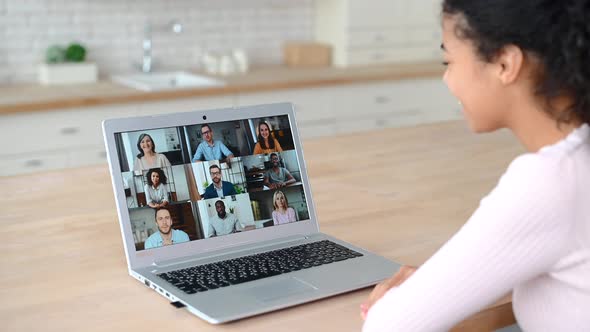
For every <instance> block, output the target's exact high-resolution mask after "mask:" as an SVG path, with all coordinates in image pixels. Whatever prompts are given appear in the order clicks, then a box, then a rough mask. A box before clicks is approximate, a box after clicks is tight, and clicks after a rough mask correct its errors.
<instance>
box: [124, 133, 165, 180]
mask: <svg viewBox="0 0 590 332" xmlns="http://www.w3.org/2000/svg"><path fill="white" fill-rule="evenodd" d="M137 149H138V150H139V154H138V155H137V158H135V162H134V163H133V170H134V171H142V170H144V169H150V168H154V167H170V161H169V160H168V158H166V156H165V155H163V154H161V153H157V152H156V143H154V140H153V139H152V137H151V136H150V135H148V134H145V133H144V134H141V135H139V138H138V139H137Z"/></svg>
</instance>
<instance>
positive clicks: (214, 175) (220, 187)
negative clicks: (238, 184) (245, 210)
mask: <svg viewBox="0 0 590 332" xmlns="http://www.w3.org/2000/svg"><path fill="white" fill-rule="evenodd" d="M209 174H210V175H211V179H212V180H213V183H211V184H210V185H209V186H208V187H207V188H205V193H204V194H203V198H204V199H208V198H216V197H219V198H222V197H225V196H231V195H237V193H236V189H235V188H234V185H233V183H231V182H228V181H223V180H222V176H221V168H219V166H217V165H211V166H209Z"/></svg>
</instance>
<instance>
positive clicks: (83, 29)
mask: <svg viewBox="0 0 590 332" xmlns="http://www.w3.org/2000/svg"><path fill="white" fill-rule="evenodd" d="M312 7H313V2H312V0H296V1H293V0H247V1H244V0H173V1H172V0H153V1H145V0H100V1H97V0H74V1H70V0H0V39H1V40H2V43H0V82H22V81H35V80H36V68H35V64H37V63H39V62H41V61H43V59H44V54H45V49H46V48H47V47H48V46H49V45H53V44H67V43H69V42H71V41H80V42H82V43H83V44H85V45H86V46H87V49H88V59H90V60H93V61H96V62H97V63H98V66H99V70H100V72H101V76H103V77H104V76H105V75H107V74H112V73H121V72H130V71H137V70H138V69H137V64H138V63H139V62H141V56H142V52H143V51H142V39H143V36H144V27H145V23H146V22H147V21H151V22H153V23H154V24H156V25H158V26H164V25H165V24H166V23H169V22H170V21H171V20H173V19H174V20H178V21H179V22H180V23H182V24H183V27H184V30H183V31H182V32H181V33H180V34H173V33H172V32H171V31H164V30H163V28H161V29H160V31H155V32H154V34H153V49H154V50H153V55H154V60H155V66H156V67H158V66H159V67H160V68H161V67H176V68H185V69H186V68H197V67H198V66H199V62H200V61H199V56H200V55H201V54H202V53H203V52H226V51H229V50H230V49H231V48H236V47H240V48H244V49H245V50H246V51H247V53H248V54H249V56H250V59H251V61H252V62H253V63H254V64H258V63H264V64H273V63H280V62H281V60H282V48H281V47H282V43H283V41H284V40H309V39H312V38H313V33H312V30H313V27H312V24H313V8H312Z"/></svg>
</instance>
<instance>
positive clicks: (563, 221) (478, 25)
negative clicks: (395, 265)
mask: <svg viewBox="0 0 590 332" xmlns="http://www.w3.org/2000/svg"><path fill="white" fill-rule="evenodd" d="M589 22H590V1H589V0H564V1H555V0H519V1H514V0H443V4H442V29H443V44H442V45H441V46H442V49H443V54H444V55H443V56H444V62H445V63H444V64H445V65H446V66H447V68H446V71H445V74H444V77H443V79H444V81H445V83H446V84H447V86H448V88H449V90H450V92H451V93H452V94H453V95H454V96H455V97H456V98H457V99H458V101H459V103H460V104H461V105H462V109H463V114H464V117H465V119H466V121H467V124H468V126H469V127H470V129H471V130H472V131H474V132H476V133H485V132H492V131H496V130H498V129H501V128H507V129H509V130H510V131H511V132H512V133H513V134H514V135H515V136H516V138H517V139H518V140H519V141H520V143H521V144H522V145H523V146H524V147H525V149H526V150H527V153H524V154H522V155H521V156H518V157H517V158H516V159H514V160H513V161H512V163H511V164H510V166H508V169H507V170H506V172H505V173H504V175H503V176H502V177H501V178H500V181H499V182H498V184H497V185H496V187H495V188H494V189H493V190H492V191H491V192H490V193H489V194H488V195H487V196H486V197H485V198H484V199H483V200H482V201H481V203H480V205H479V207H478V208H477V210H476V211H475V212H474V213H473V215H472V216H471V218H469V220H468V221H467V223H466V224H465V225H464V226H463V227H462V228H461V229H460V230H459V231H458V232H457V234H455V235H454V236H453V237H452V238H451V239H450V240H449V241H448V242H447V243H446V244H445V245H444V246H443V247H442V248H440V249H439V251H438V252H437V253H435V254H434V255H433V256H432V257H431V258H430V259H428V260H427V261H426V262H425V263H424V264H423V265H422V266H420V267H419V268H418V269H414V268H412V267H404V268H402V269H401V270H400V271H399V272H398V273H397V274H396V275H394V276H393V277H392V278H391V279H389V280H386V281H385V282H383V283H381V284H380V285H378V286H377V287H375V289H374V290H373V292H372V293H371V295H370V296H369V299H368V300H367V301H366V302H365V303H364V304H363V305H361V315H362V316H363V317H365V318H366V321H365V324H364V327H363V330H364V331H365V332H372V331H413V332H416V331H447V330H449V329H451V328H452V327H453V326H454V325H455V324H457V323H459V322H460V321H461V320H463V319H465V318H467V317H468V316H470V315H472V314H474V313H476V312H478V311H480V310H482V309H484V308H485V307H486V306H488V305H490V304H492V303H494V302H495V301H497V300H498V299H500V298H501V297H502V296H504V295H506V294H508V293H510V292H512V300H513V301H512V305H513V309H514V314H515V316H516V320H517V322H518V324H519V325H520V327H521V328H522V329H523V330H524V331H590V204H589V203H588V199H589V197H590V126H589V123H590V23H589Z"/></svg>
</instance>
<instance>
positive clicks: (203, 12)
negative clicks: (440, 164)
mask: <svg viewBox="0 0 590 332" xmlns="http://www.w3.org/2000/svg"><path fill="white" fill-rule="evenodd" d="M439 3H440V0H420V1H412V0H216V1H204V0H175V1H167V0H149V1H140V0H117V1H115V0H104V1H90V0H75V1H65V0H0V38H1V40H2V43H1V44H0V135H1V138H2V139H0V144H1V146H0V175H2V176H5V175H13V174H19V173H28V172H34V171H43V170H51V169H60V168H67V167H78V166H84V165H95V164H104V163H105V162H106V161H105V152H104V146H103V141H102V132H101V128H100V126H101V121H102V120H103V119H106V118H113V117H127V116H136V115H147V114H161V113H173V112H184V111H191V110H204V109H214V108H226V107H232V106H233V107H240V106H244V105H254V104H263V103H270V102H293V103H294V104H295V105H296V108H297V117H298V123H299V126H300V131H301V136H302V138H303V140H304V141H305V140H307V139H313V138H316V137H321V136H331V135H350V134H354V133H356V132H362V131H370V130H381V129H384V128H392V127H404V126H415V125H420V124H423V123H432V122H440V121H449V120H454V119H459V118H460V113H459V110H458V107H457V104H456V101H455V100H454V98H452V97H451V96H450V95H449V93H448V91H447V90H446V87H445V86H444V84H443V82H442V80H441V77H442V74H443V71H444V68H443V67H442V65H441V64H440V62H441V53H440V50H439V45H440V42H441V37H440V35H441V34H440V21H439V16H438V11H439V6H440V4H439ZM156 144H157V142H156Z"/></svg>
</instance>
